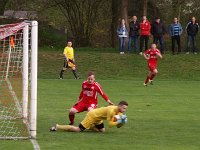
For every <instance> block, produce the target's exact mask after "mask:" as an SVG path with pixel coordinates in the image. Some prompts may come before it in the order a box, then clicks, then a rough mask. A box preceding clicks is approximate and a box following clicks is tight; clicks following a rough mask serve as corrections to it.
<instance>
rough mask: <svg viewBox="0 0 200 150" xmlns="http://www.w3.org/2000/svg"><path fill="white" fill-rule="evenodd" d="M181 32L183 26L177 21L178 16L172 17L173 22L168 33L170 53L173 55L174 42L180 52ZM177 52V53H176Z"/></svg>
mask: <svg viewBox="0 0 200 150" xmlns="http://www.w3.org/2000/svg"><path fill="white" fill-rule="evenodd" d="M182 32H183V28H182V26H181V24H180V23H179V22H178V18H176V17H175V18H174V22H173V23H172V24H171V25H170V26H169V35H170V36H171V39H172V54H173V55H175V42H177V45H178V53H180V52H181V34H182ZM178 53H177V54H178Z"/></svg>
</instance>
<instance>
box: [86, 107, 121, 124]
mask: <svg viewBox="0 0 200 150" xmlns="http://www.w3.org/2000/svg"><path fill="white" fill-rule="evenodd" d="M119 113H120V112H119V110H118V106H107V107H101V108H96V109H93V110H91V111H89V112H88V113H87V115H88V117H89V118H91V119H92V120H93V121H94V122H98V121H101V120H107V121H108V125H109V127H112V126H116V125H117V122H116V121H114V116H115V115H117V114H119Z"/></svg>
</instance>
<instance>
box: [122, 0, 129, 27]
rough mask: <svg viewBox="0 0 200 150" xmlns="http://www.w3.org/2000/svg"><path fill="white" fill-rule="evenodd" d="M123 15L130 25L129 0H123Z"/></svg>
mask: <svg viewBox="0 0 200 150" xmlns="http://www.w3.org/2000/svg"><path fill="white" fill-rule="evenodd" d="M121 17H122V18H124V19H125V22H126V24H127V25H128V0H122V4H121Z"/></svg>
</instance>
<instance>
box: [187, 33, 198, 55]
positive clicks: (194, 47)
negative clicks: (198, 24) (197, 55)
mask: <svg viewBox="0 0 200 150" xmlns="http://www.w3.org/2000/svg"><path fill="white" fill-rule="evenodd" d="M191 41H192V52H193V53H194V52H196V51H197V49H196V36H195V35H188V36H187V51H188V52H189V50H190V42H191Z"/></svg>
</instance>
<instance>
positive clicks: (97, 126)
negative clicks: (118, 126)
mask: <svg viewBox="0 0 200 150" xmlns="http://www.w3.org/2000/svg"><path fill="white" fill-rule="evenodd" d="M95 127H96V128H97V129H99V130H100V129H103V128H104V124H103V123H101V124H98V125H95Z"/></svg>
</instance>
